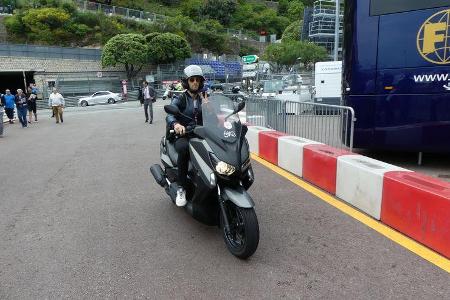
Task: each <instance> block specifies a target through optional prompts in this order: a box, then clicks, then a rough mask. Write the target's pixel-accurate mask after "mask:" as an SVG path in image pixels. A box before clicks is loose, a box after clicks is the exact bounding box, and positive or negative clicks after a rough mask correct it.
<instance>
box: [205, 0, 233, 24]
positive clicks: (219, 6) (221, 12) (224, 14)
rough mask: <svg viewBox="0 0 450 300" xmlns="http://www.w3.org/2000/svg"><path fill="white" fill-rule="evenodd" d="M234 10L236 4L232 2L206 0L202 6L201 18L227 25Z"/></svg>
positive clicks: (230, 0)
mask: <svg viewBox="0 0 450 300" xmlns="http://www.w3.org/2000/svg"><path fill="white" fill-rule="evenodd" d="M235 10H236V2H235V1H233V0H207V1H206V3H205V5H204V6H203V16H204V17H207V18H210V19H214V20H217V21H219V22H220V23H221V24H223V25H228V24H229V23H230V21H231V15H232V14H233V13H234V12H235Z"/></svg>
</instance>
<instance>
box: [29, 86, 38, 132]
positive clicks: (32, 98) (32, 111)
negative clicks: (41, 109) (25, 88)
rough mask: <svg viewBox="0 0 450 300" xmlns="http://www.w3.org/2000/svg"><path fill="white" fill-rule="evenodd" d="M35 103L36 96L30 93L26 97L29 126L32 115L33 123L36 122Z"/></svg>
mask: <svg viewBox="0 0 450 300" xmlns="http://www.w3.org/2000/svg"><path fill="white" fill-rule="evenodd" d="M36 101H37V94H36V93H34V92H33V91H31V93H30V94H29V96H28V102H27V104H28V123H30V124H31V120H32V118H33V114H34V121H35V122H37V121H38V119H37V110H36Z"/></svg>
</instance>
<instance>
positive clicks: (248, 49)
mask: <svg viewBox="0 0 450 300" xmlns="http://www.w3.org/2000/svg"><path fill="white" fill-rule="evenodd" d="M258 52H259V50H258V48H256V47H253V46H252V45H249V44H243V43H241V48H240V50H239V56H245V55H253V54H255V53H258Z"/></svg>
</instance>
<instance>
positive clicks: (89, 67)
mask: <svg viewBox="0 0 450 300" xmlns="http://www.w3.org/2000/svg"><path fill="white" fill-rule="evenodd" d="M123 69H124V68H123V67H116V68H102V66H101V64H100V61H91V60H84V61H83V60H75V59H42V58H35V57H0V70H2V71H22V70H23V71H37V72H50V73H54V72H96V71H123Z"/></svg>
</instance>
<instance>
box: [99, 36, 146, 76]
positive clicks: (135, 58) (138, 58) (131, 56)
mask: <svg viewBox="0 0 450 300" xmlns="http://www.w3.org/2000/svg"><path fill="white" fill-rule="evenodd" d="M148 53H149V48H148V46H147V42H146V41H145V37H144V36H143V35H141V34H118V35H116V36H115V37H113V38H111V39H110V40H109V41H108V42H107V43H106V45H105V47H104V48H103V52H102V66H103V67H109V66H113V67H114V66H116V65H124V66H125V71H126V73H127V78H128V80H131V79H132V78H134V77H135V76H136V75H137V74H138V73H139V72H140V71H141V69H142V67H143V66H144V64H145V63H147V62H148Z"/></svg>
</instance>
